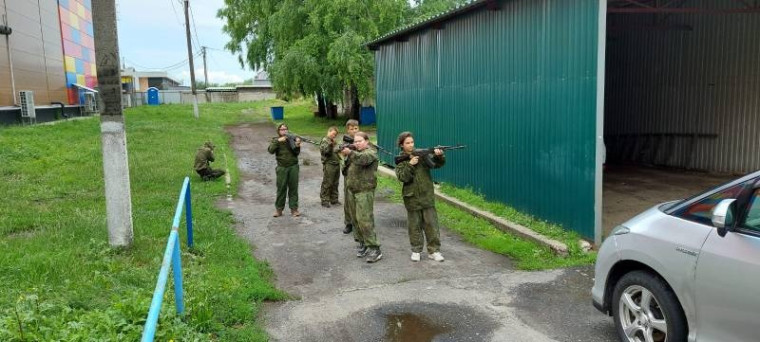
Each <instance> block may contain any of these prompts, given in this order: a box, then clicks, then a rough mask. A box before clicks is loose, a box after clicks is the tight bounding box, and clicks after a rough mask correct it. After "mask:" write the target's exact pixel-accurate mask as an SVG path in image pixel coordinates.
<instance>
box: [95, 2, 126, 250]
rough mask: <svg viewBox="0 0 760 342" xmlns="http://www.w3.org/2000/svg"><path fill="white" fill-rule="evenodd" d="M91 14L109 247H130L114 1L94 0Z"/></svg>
mask: <svg viewBox="0 0 760 342" xmlns="http://www.w3.org/2000/svg"><path fill="white" fill-rule="evenodd" d="M92 14H93V15H92V19H93V20H92V24H93V28H94V31H95V33H94V36H95V37H94V38H95V59H96V61H97V73H98V86H99V88H100V99H101V100H102V102H101V104H102V105H101V108H102V110H101V115H100V134H101V141H102V145H103V171H104V172H103V174H104V182H105V190H106V216H107V222H108V243H109V244H110V245H111V246H112V247H129V246H131V245H132V239H133V231H132V195H131V192H130V183H129V164H128V162H127V134H126V131H125V130H124V115H123V113H122V108H121V71H120V70H119V41H118V35H117V34H116V4H115V3H114V0H98V1H93V2H92Z"/></svg>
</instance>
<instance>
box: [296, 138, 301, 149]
mask: <svg viewBox="0 0 760 342" xmlns="http://www.w3.org/2000/svg"><path fill="white" fill-rule="evenodd" d="M296 147H301V138H300V137H296Z"/></svg>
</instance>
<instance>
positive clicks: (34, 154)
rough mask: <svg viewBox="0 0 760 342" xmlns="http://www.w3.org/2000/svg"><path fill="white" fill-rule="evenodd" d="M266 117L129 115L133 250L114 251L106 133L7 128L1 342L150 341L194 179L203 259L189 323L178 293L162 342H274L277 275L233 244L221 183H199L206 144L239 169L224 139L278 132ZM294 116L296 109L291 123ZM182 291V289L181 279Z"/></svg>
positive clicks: (190, 279)
mask: <svg viewBox="0 0 760 342" xmlns="http://www.w3.org/2000/svg"><path fill="white" fill-rule="evenodd" d="M266 105H267V103H241V104H214V105H202V106H201V118H200V119H198V120H196V119H193V117H192V110H191V108H190V107H189V106H172V105H166V106H157V107H140V108H137V109H133V110H128V111H127V112H126V114H125V115H126V116H125V120H126V127H127V141H128V142H127V144H128V149H129V166H130V178H131V191H132V214H133V222H134V236H135V238H134V245H133V246H132V247H131V248H129V249H112V248H110V247H109V246H108V243H107V241H108V235H107V226H106V213H105V200H104V185H103V171H102V170H103V165H102V152H101V141H100V127H99V126H100V125H99V120H98V119H97V118H92V119H87V120H79V121H71V122H63V123H59V124H56V125H50V126H34V127H9V128H0V145H1V146H3V148H2V149H0V160H2V163H0V180H1V181H0V196H2V198H5V199H6V200H5V201H4V203H3V205H2V206H0V250H2V252H1V253H0V288H3V291H0V340H1V341H22V340H45V341H47V340H61V341H90V340H93V339H94V340H110V341H134V340H138V339H139V337H140V334H141V333H142V326H143V324H144V322H145V318H146V316H147V311H148V308H149V305H150V300H151V297H152V293H153V290H154V287H155V284H156V277H157V275H158V270H159V268H160V266H161V260H162V257H163V251H164V248H165V247H166V240H167V238H168V236H169V232H170V228H171V223H172V217H173V215H174V210H175V206H176V201H177V197H178V194H179V191H180V186H181V185H182V179H183V178H184V177H185V176H186V175H190V176H191V181H192V195H193V198H192V201H193V214H194V221H195V244H196V246H195V250H194V251H193V252H192V253H189V252H188V249H187V248H186V246H184V240H185V233H184V231H182V230H180V236H181V237H182V240H183V248H182V250H183V254H182V263H183V272H184V286H185V295H186V297H185V306H186V310H187V311H186V316H185V317H184V318H183V319H179V318H177V317H175V314H174V313H175V308H174V298H173V292H172V288H173V284H172V281H171V280H170V283H169V285H168V287H167V294H166V296H165V299H164V304H163V308H162V312H161V319H160V322H159V326H158V332H157V335H156V339H157V340H163V341H166V340H171V339H174V340H183V341H185V340H224V341H235V340H237V341H263V340H266V339H267V335H266V332H265V331H263V329H262V328H261V323H260V322H259V321H258V320H257V314H258V311H259V308H260V305H261V303H262V302H264V301H270V300H281V299H284V298H285V297H286V295H285V294H284V293H283V292H281V291H279V290H277V289H276V288H275V287H274V285H273V284H272V282H271V279H272V272H271V270H270V269H269V267H268V266H267V265H266V264H264V263H262V262H259V261H257V260H255V259H254V258H253V257H252V255H251V250H250V246H249V245H248V243H247V242H246V241H244V240H242V239H241V238H239V237H237V236H236V234H235V232H234V229H233V227H234V224H235V222H234V220H233V217H232V216H231V214H230V213H229V212H226V211H222V210H219V209H217V208H216V207H215V206H214V202H215V201H216V200H217V199H219V198H221V197H224V195H225V194H226V189H225V186H224V182H223V181H217V182H209V183H203V182H200V181H199V178H198V177H197V175H195V174H194V172H193V170H192V162H193V157H194V153H195V150H196V149H197V148H198V147H199V146H200V145H201V144H202V143H203V141H205V140H207V139H211V140H213V141H214V142H215V143H216V144H217V146H218V147H217V155H218V156H219V157H218V162H217V163H215V166H216V167H220V164H221V167H223V165H224V162H223V158H221V155H222V154H223V153H226V154H227V156H228V160H229V168H230V171H231V172H232V179H233V182H234V184H233V188H235V187H236V184H237V182H238V174H237V168H236V166H235V158H234V155H233V153H232V152H231V150H230V149H229V137H228V136H227V134H226V133H225V132H224V130H223V127H224V126H225V125H230V124H235V123H238V122H240V121H256V120H258V121H266V120H267V116H266V115H264V114H262V113H264V112H268V108H264V107H265V106H266ZM286 113H287V109H286ZM170 278H171V277H170Z"/></svg>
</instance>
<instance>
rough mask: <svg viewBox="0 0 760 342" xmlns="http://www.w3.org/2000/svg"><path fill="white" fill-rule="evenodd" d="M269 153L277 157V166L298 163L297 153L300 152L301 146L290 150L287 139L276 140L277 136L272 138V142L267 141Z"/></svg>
mask: <svg viewBox="0 0 760 342" xmlns="http://www.w3.org/2000/svg"><path fill="white" fill-rule="evenodd" d="M267 151H269V153H270V154H274V155H275V157H276V159H277V166H279V167H289V166H293V165H298V155H299V154H300V153H301V148H300V147H296V148H295V149H293V150H291V149H290V146H289V145H288V141H287V140H285V141H277V138H272V142H270V143H269V148H267Z"/></svg>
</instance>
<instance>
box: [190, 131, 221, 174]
mask: <svg viewBox="0 0 760 342" xmlns="http://www.w3.org/2000/svg"><path fill="white" fill-rule="evenodd" d="M214 148H215V146H214V143H212V142H210V141H207V142H205V143H204V144H203V146H201V147H200V148H198V151H197V152H195V165H194V166H193V167H194V168H195V172H197V173H198V175H199V176H201V179H203V181H204V182H205V181H208V180H212V179H217V178H219V177H221V176H224V170H214V169H212V168H211V162H212V161H214Z"/></svg>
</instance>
